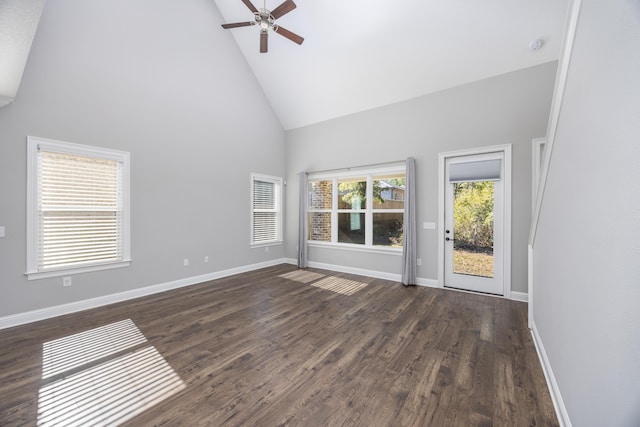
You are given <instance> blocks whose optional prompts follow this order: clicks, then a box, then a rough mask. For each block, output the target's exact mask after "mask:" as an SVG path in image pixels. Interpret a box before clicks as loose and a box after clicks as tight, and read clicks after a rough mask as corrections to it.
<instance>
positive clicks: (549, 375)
mask: <svg viewBox="0 0 640 427" xmlns="http://www.w3.org/2000/svg"><path fill="white" fill-rule="evenodd" d="M531 336H532V337H533V344H534V345H535V347H536V353H538V358H539V359H540V365H542V372H544V378H545V380H546V381H547V387H548V388H549V394H551V400H552V401H553V407H554V408H555V410H556V416H557V417H558V423H560V427H572V424H571V419H570V418H569V413H568V412H567V408H566V406H565V405H564V400H562V395H561V394H560V388H559V387H558V382H557V381H556V377H555V375H554V374H553V369H551V362H550V361H549V357H548V356H547V352H546V351H545V349H544V345H543V344H542V339H541V338H540V334H539V333H538V329H537V328H536V325H535V323H532V324H531Z"/></svg>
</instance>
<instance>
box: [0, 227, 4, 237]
mask: <svg viewBox="0 0 640 427" xmlns="http://www.w3.org/2000/svg"><path fill="white" fill-rule="evenodd" d="M0 237H4V225H0Z"/></svg>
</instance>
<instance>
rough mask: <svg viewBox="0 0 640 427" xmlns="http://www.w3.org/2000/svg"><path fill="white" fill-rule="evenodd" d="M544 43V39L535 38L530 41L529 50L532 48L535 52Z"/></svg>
mask: <svg viewBox="0 0 640 427" xmlns="http://www.w3.org/2000/svg"><path fill="white" fill-rule="evenodd" d="M543 44H544V40H542V39H535V40H534V41H532V42H531V43H529V50H531V52H535V51H536V50H538V49H540V48H541V47H542V45H543Z"/></svg>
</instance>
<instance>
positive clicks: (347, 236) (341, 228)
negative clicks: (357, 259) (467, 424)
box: [338, 213, 365, 245]
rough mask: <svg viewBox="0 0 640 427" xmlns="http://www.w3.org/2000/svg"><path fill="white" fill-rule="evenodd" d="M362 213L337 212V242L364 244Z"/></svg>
mask: <svg viewBox="0 0 640 427" xmlns="http://www.w3.org/2000/svg"><path fill="white" fill-rule="evenodd" d="M364 236H365V227H364V213H339V214H338V242H340V243H357V244H360V245H364Z"/></svg>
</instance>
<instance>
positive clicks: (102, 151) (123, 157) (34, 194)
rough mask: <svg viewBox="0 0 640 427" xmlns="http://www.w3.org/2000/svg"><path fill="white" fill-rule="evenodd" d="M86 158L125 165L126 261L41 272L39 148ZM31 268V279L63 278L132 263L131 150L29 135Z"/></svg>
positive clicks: (28, 237)
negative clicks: (39, 250) (38, 213)
mask: <svg viewBox="0 0 640 427" xmlns="http://www.w3.org/2000/svg"><path fill="white" fill-rule="evenodd" d="M39 148H41V149H44V150H46V151H49V152H56V153H67V154H73V155H78V156H84V157H91V158H99V159H109V160H115V161H117V162H121V163H122V200H121V202H122V215H123V219H122V227H123V229H124V230H123V233H122V260H120V261H114V262H109V263H104V264H100V263H98V264H93V265H87V266H86V267H81V266H80V267H70V268H59V269H52V270H45V271H38V254H37V252H38V251H37V247H38V234H37V231H36V230H37V229H38V215H37V210H38V208H39V206H38V191H39V190H38V185H39V184H38V182H39V178H40V177H39V175H38V149H39ZM26 223H27V224H26V225H27V233H26V237H27V256H26V259H27V265H26V273H25V274H26V275H27V279H28V280H34V279H42V278H46V277H59V276H64V275H70V274H77V273H84V272H89V271H98V270H106V269H110V268H121V267H128V266H129V264H130V263H131V156H130V154H129V153H128V152H127V151H121V150H114V149H111V148H101V147H94V146H90V145H84V144H76V143H73V142H65V141H57V140H54V139H46V138H40V137H37V136H27V218H26Z"/></svg>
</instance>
